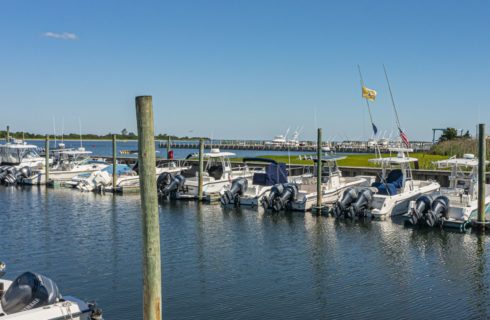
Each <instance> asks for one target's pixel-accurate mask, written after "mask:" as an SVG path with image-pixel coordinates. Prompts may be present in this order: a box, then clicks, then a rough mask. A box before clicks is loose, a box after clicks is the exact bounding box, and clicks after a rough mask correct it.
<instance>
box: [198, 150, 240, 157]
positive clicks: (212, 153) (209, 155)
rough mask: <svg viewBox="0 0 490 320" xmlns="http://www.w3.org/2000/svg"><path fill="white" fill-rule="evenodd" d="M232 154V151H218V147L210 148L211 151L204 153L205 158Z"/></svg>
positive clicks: (230, 155)
mask: <svg viewBox="0 0 490 320" xmlns="http://www.w3.org/2000/svg"><path fill="white" fill-rule="evenodd" d="M234 155H235V154H234V153H233V152H220V151H219V149H218V148H215V149H211V152H209V153H205V154H204V156H205V157H207V158H220V157H232V156H234Z"/></svg>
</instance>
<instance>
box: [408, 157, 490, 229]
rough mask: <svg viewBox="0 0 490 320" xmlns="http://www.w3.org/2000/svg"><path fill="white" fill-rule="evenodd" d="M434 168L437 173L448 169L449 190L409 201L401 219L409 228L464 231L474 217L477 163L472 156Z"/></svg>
mask: <svg viewBox="0 0 490 320" xmlns="http://www.w3.org/2000/svg"><path fill="white" fill-rule="evenodd" d="M487 163H489V162H488V161H487ZM434 164H435V165H436V166H437V167H438V168H439V169H448V168H450V169H451V175H450V176H449V187H447V188H441V189H440V190H439V191H437V192H432V193H429V194H426V195H422V196H420V197H418V198H417V199H416V200H413V201H411V202H410V206H409V210H408V213H406V214H405V218H406V220H407V221H408V222H409V223H410V224H412V225H427V226H429V227H434V226H443V227H454V228H458V229H464V228H465V227H466V225H467V224H468V223H470V222H471V221H472V220H476V219H477V216H478V183H479V182H478V159H475V156H474V155H473V154H465V155H464V156H463V158H456V157H453V158H451V159H448V160H441V161H435V162H434ZM468 169H469V170H468ZM485 213H486V215H489V214H490V189H489V188H487V194H486V197H485Z"/></svg>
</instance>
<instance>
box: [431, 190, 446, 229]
mask: <svg viewBox="0 0 490 320" xmlns="http://www.w3.org/2000/svg"><path fill="white" fill-rule="evenodd" d="M448 211H449V199H448V198H447V197H446V196H439V197H437V198H436V199H435V200H434V202H432V209H431V210H429V212H427V215H426V216H425V223H427V225H428V226H429V227H433V226H435V225H436V224H437V223H440V222H441V221H442V218H447V214H448Z"/></svg>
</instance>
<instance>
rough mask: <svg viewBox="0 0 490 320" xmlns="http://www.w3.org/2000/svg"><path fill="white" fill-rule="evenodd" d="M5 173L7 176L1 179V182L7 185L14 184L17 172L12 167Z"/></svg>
mask: <svg viewBox="0 0 490 320" xmlns="http://www.w3.org/2000/svg"><path fill="white" fill-rule="evenodd" d="M6 172H7V175H6V176H5V177H4V178H3V182H4V183H5V184H7V185H11V184H15V182H16V181H17V176H16V174H17V170H16V169H15V168H14V167H9V168H8V169H7V170H6Z"/></svg>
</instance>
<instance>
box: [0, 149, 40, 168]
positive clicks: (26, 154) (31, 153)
mask: <svg viewBox="0 0 490 320" xmlns="http://www.w3.org/2000/svg"><path fill="white" fill-rule="evenodd" d="M38 157H39V154H38V153H37V147H35V146H24V145H22V146H20V147H13V146H10V145H4V146H1V147H0V158H1V159H0V162H2V163H10V164H19V163H21V162H22V160H24V159H32V158H38Z"/></svg>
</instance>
